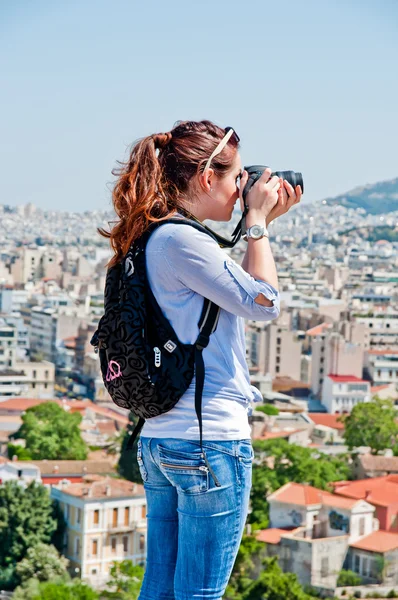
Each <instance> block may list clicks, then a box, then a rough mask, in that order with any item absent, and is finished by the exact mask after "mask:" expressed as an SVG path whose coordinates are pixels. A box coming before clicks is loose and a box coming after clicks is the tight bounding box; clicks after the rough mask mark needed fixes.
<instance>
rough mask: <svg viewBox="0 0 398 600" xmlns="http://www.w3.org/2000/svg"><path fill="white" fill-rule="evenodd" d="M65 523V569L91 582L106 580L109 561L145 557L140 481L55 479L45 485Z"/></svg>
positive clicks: (136, 561) (98, 583)
mask: <svg viewBox="0 0 398 600" xmlns="http://www.w3.org/2000/svg"><path fill="white" fill-rule="evenodd" d="M51 496H52V498H54V499H55V500H57V501H58V502H59V503H60V506H61V509H62V510H63V511H64V516H65V519H66V523H67V529H66V537H65V550H64V555H65V556H66V558H68V559H69V561H70V565H69V568H70V571H71V573H72V574H73V575H75V576H76V575H77V574H78V575H79V576H81V578H82V579H84V580H86V581H88V582H89V583H90V584H91V585H94V586H101V585H103V584H104V583H106V581H107V580H108V579H109V570H110V567H111V566H112V563H113V561H121V560H124V559H130V560H132V561H133V563H134V564H141V565H144V564H145V560H146V499H145V493H144V488H143V486H142V485H138V484H136V483H131V482H130V481H126V480H121V479H113V478H109V477H101V476H98V475H97V476H96V475H91V476H87V477H85V478H84V481H83V482H82V483H70V482H69V481H67V480H63V481H61V482H60V483H59V484H58V485H57V486H53V487H52V488H51Z"/></svg>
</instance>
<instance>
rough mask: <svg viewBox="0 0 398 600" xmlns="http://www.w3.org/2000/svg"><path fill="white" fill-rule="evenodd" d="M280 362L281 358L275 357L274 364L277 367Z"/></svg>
mask: <svg viewBox="0 0 398 600" xmlns="http://www.w3.org/2000/svg"><path fill="white" fill-rule="evenodd" d="M280 362H281V357H280V356H277V357H276V364H277V365H279V363H280Z"/></svg>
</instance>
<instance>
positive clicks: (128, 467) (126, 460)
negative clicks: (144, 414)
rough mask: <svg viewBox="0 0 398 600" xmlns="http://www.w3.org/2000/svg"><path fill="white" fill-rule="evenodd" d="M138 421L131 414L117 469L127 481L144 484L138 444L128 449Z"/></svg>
mask: <svg viewBox="0 0 398 600" xmlns="http://www.w3.org/2000/svg"><path fill="white" fill-rule="evenodd" d="M136 421H137V419H136V417H135V416H134V415H133V413H131V412H130V414H129V424H128V425H127V429H126V431H125V432H124V436H123V439H122V447H121V452H120V458H119V463H118V466H117V468H118V472H119V474H120V475H121V476H122V477H124V478H125V479H128V480H129V481H134V482H135V483H142V477H141V474H140V470H139V468H138V463H137V442H135V444H134V447H133V448H132V449H127V444H128V441H129V439H130V436H131V433H132V431H133V429H134V427H135V425H136Z"/></svg>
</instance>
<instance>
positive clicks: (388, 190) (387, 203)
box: [325, 177, 398, 215]
mask: <svg viewBox="0 0 398 600" xmlns="http://www.w3.org/2000/svg"><path fill="white" fill-rule="evenodd" d="M325 201H326V203H327V204H328V205H329V206H333V205H337V204H338V205H342V206H346V207H347V208H354V209H355V208H362V209H363V210H364V211H366V212H367V213H368V214H371V215H379V214H385V213H389V212H394V211H396V210H398V177H397V178H396V179H391V180H390V181H380V182H379V183H373V184H368V185H364V186H362V187H357V188H355V189H353V190H351V191H350V192H347V193H346V194H342V195H341V196H336V197H335V198H325Z"/></svg>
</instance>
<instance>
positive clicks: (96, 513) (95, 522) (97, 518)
mask: <svg viewBox="0 0 398 600" xmlns="http://www.w3.org/2000/svg"><path fill="white" fill-rule="evenodd" d="M93 523H94V525H98V524H99V510H95V511H94V516H93Z"/></svg>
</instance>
